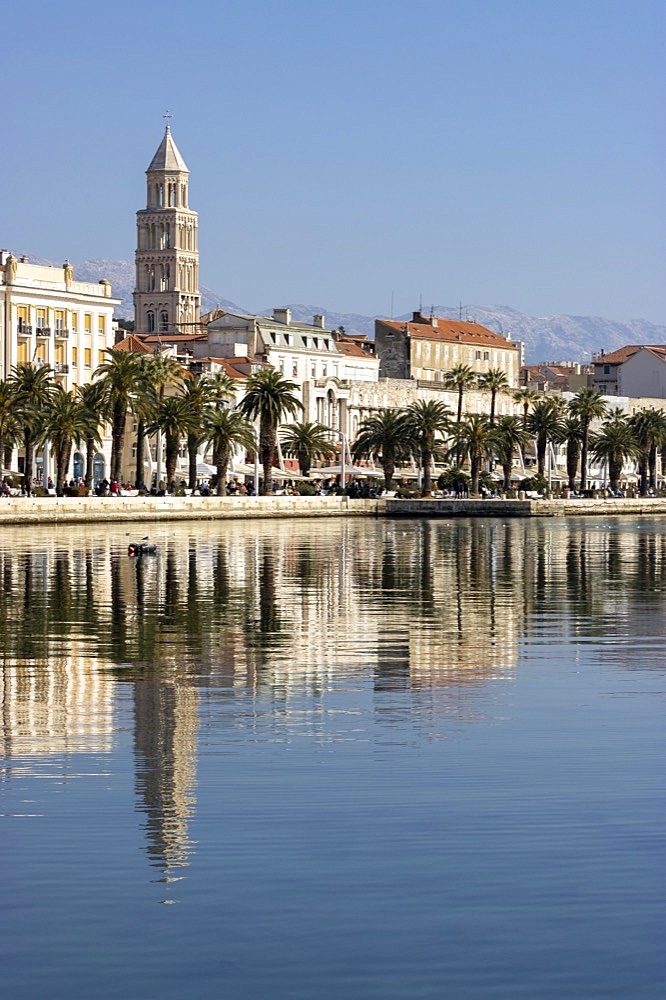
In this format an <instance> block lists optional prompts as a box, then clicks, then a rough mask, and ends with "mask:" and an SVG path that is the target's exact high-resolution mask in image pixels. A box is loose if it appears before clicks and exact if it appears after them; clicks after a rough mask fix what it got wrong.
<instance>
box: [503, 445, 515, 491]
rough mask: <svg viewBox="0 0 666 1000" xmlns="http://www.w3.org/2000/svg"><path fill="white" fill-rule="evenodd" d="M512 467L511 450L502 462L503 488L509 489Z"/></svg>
mask: <svg viewBox="0 0 666 1000" xmlns="http://www.w3.org/2000/svg"><path fill="white" fill-rule="evenodd" d="M512 468H513V451H511V452H510V453H509V454H507V456H506V459H505V460H504V461H503V462H502V472H503V473H504V484H503V488H504V489H505V490H510V489H511V470H512Z"/></svg>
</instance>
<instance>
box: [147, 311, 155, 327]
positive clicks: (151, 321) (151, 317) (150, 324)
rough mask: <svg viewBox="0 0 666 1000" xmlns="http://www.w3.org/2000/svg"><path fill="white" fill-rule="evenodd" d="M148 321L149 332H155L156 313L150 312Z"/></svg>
mask: <svg viewBox="0 0 666 1000" xmlns="http://www.w3.org/2000/svg"><path fill="white" fill-rule="evenodd" d="M146 319H147V320H148V332H149V333H153V331H154V330H155V313H154V312H153V311H152V309H149V310H148V315H147V317H146Z"/></svg>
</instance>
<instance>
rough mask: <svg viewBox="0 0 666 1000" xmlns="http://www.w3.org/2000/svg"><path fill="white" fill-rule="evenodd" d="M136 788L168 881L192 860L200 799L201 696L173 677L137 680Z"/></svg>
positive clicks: (152, 853) (152, 850)
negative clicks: (192, 829) (192, 834)
mask: <svg viewBox="0 0 666 1000" xmlns="http://www.w3.org/2000/svg"><path fill="white" fill-rule="evenodd" d="M134 697H135V737H134V739H135V754H136V789H137V794H138V796H139V798H140V800H141V803H142V806H141V808H142V809H143V810H144V811H145V813H146V824H145V832H146V839H147V841H148V847H147V850H148V856H149V858H150V860H151V862H152V864H153V865H155V867H157V868H159V869H161V871H162V876H163V879H164V881H172V880H174V879H175V878H176V877H177V870H178V869H180V868H184V867H186V866H187V865H188V864H189V863H190V862H189V859H190V855H191V853H192V850H193V846H194V845H193V842H192V840H191V839H190V835H189V832H188V822H189V819H190V817H191V816H192V815H193V813H194V810H195V804H196V797H195V786H196V762H197V729H198V695H197V692H196V690H195V689H194V688H192V687H189V686H187V685H185V684H182V683H179V681H178V680H177V679H175V678H172V679H171V681H164V682H158V681H157V680H155V679H153V680H151V681H150V682H148V683H142V682H138V683H137V684H136V685H135V694H134Z"/></svg>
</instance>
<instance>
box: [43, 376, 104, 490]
mask: <svg viewBox="0 0 666 1000" xmlns="http://www.w3.org/2000/svg"><path fill="white" fill-rule="evenodd" d="M97 427H98V417H97V414H94V413H92V412H91V411H90V410H88V409H87V408H86V407H85V405H84V404H83V403H82V402H81V397H80V396H79V394H78V393H77V392H66V391H65V390H64V389H62V388H61V387H60V386H58V388H57V389H56V391H55V392H54V393H53V395H52V396H51V398H50V400H49V402H48V404H47V406H46V410H45V413H44V417H43V423H42V436H43V438H44V439H46V438H48V440H49V442H50V445H51V448H52V449H53V453H54V455H55V462H56V495H57V496H59V497H61V496H62V495H63V494H64V482H65V477H66V475H67V469H68V468H69V460H70V458H71V456H72V444H73V443H74V441H77V442H78V441H81V440H82V439H84V438H86V437H87V436H88V435H89V434H92V435H93V436H94V435H96V434H97Z"/></svg>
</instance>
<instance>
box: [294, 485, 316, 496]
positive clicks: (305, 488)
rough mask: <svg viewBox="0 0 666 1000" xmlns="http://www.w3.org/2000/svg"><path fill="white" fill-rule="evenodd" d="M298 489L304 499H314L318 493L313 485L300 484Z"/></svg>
mask: <svg viewBox="0 0 666 1000" xmlns="http://www.w3.org/2000/svg"><path fill="white" fill-rule="evenodd" d="M296 489H297V490H298V493H299V495H300V496H302V497H313V496H314V495H315V493H316V492H317V489H316V487H315V486H313V485H312V483H298V485H297V487H296Z"/></svg>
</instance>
